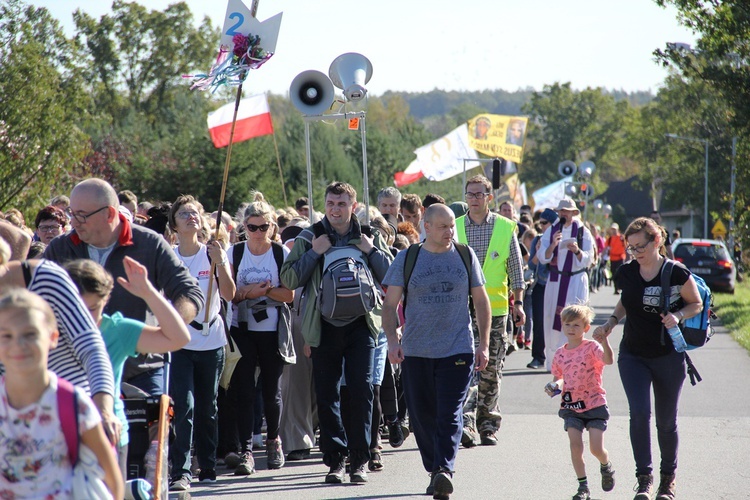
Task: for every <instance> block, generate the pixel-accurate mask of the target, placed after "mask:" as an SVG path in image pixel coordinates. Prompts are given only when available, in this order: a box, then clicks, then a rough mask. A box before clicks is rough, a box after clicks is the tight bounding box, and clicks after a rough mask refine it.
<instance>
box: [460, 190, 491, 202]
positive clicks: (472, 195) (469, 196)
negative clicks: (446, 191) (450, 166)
mask: <svg viewBox="0 0 750 500" xmlns="http://www.w3.org/2000/svg"><path fill="white" fill-rule="evenodd" d="M464 194H465V195H466V199H467V200H471V199H472V198H476V199H477V200H483V199H485V198H486V197H487V196H489V195H490V193H469V192H467V193H464Z"/></svg>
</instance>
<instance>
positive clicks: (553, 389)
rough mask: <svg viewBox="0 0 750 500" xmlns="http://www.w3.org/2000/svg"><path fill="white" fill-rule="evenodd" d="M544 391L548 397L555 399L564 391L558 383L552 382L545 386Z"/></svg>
mask: <svg viewBox="0 0 750 500" xmlns="http://www.w3.org/2000/svg"><path fill="white" fill-rule="evenodd" d="M544 391H545V392H546V393H547V395H548V396H549V397H551V398H554V397H555V396H557V395H558V394H560V393H561V392H562V391H561V390H560V388H559V387H558V386H557V383H555V382H550V383H548V384H547V385H545V386H544Z"/></svg>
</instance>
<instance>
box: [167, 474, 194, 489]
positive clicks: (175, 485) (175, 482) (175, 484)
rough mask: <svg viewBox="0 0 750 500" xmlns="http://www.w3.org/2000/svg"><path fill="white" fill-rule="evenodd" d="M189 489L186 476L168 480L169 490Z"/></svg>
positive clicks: (188, 479) (188, 481)
mask: <svg viewBox="0 0 750 500" xmlns="http://www.w3.org/2000/svg"><path fill="white" fill-rule="evenodd" d="M189 489H190V478H189V477H188V476H180V477H178V478H175V479H172V480H171V481H170V482H169V491H187V490H189Z"/></svg>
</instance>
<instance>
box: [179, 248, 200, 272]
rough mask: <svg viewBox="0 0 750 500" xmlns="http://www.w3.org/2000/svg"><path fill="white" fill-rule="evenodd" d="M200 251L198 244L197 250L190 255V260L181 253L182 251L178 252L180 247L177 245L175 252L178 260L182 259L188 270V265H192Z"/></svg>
mask: <svg viewBox="0 0 750 500" xmlns="http://www.w3.org/2000/svg"><path fill="white" fill-rule="evenodd" d="M200 253H201V247H200V246H199V247H198V251H197V252H195V253H194V254H193V255H192V257H191V258H190V262H188V261H187V257H186V256H184V255H182V253H180V247H179V246H178V247H177V254H178V255H179V256H180V260H182V262H184V263H185V266H186V267H187V268H188V270H190V266H192V265H193V261H195V259H196V258H197V257H198V255H200Z"/></svg>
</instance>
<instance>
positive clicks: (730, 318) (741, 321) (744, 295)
mask: <svg viewBox="0 0 750 500" xmlns="http://www.w3.org/2000/svg"><path fill="white" fill-rule="evenodd" d="M714 311H715V312H716V314H717V315H718V316H719V320H720V321H721V324H722V325H724V326H725V327H726V328H727V329H728V330H729V331H730V332H732V337H734V338H735V339H736V340H737V342H739V344H740V345H741V346H742V347H744V348H745V349H747V350H748V351H750V281H748V280H747V279H746V280H744V281H742V282H738V283H737V287H736V288H735V291H734V295H729V294H725V293H717V294H715V295H714Z"/></svg>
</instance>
